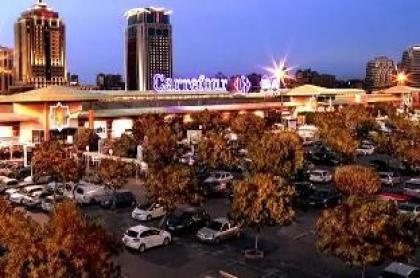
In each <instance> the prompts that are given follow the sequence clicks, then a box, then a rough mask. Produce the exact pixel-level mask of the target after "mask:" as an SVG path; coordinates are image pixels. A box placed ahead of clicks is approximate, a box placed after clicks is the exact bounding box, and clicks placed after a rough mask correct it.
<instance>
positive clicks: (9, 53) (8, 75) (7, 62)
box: [0, 46, 13, 94]
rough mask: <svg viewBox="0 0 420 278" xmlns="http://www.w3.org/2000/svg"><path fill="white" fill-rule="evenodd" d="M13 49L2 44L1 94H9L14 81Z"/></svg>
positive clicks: (0, 48)
mask: <svg viewBox="0 0 420 278" xmlns="http://www.w3.org/2000/svg"><path fill="white" fill-rule="evenodd" d="M12 73H13V49H11V48H7V47H3V46H0V94H8V91H9V87H10V86H11V85H12V83H13V74H12Z"/></svg>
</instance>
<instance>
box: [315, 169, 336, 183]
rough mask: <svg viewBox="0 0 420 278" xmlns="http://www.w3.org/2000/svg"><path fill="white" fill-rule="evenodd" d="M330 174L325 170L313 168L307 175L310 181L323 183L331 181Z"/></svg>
mask: <svg viewBox="0 0 420 278" xmlns="http://www.w3.org/2000/svg"><path fill="white" fill-rule="evenodd" d="M332 178H333V177H332V174H331V173H330V172H329V171H326V170H314V171H312V172H311V174H310V175H309V180H310V181H311V182H318V183H325V182H331V181H332Z"/></svg>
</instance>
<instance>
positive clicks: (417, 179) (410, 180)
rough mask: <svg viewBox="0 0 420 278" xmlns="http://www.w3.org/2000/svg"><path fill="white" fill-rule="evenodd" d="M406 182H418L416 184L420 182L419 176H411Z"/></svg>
mask: <svg viewBox="0 0 420 278" xmlns="http://www.w3.org/2000/svg"><path fill="white" fill-rule="evenodd" d="M406 183H418V184H420V178H419V177H416V178H411V179H409V180H407V181H406Z"/></svg>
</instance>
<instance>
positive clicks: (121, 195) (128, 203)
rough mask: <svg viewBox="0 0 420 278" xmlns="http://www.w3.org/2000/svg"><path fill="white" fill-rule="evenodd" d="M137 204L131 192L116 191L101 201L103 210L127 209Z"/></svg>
mask: <svg viewBox="0 0 420 278" xmlns="http://www.w3.org/2000/svg"><path fill="white" fill-rule="evenodd" d="M135 204H136V197H135V196H134V194H133V193H131V192H130V191H116V192H112V193H110V194H107V195H105V196H104V197H103V198H102V199H101V206H102V207H103V208H112V209H114V208H127V207H133V206H135Z"/></svg>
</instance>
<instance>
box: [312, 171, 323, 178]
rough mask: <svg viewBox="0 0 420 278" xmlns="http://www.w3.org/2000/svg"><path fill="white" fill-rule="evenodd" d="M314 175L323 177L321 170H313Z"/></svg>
mask: <svg viewBox="0 0 420 278" xmlns="http://www.w3.org/2000/svg"><path fill="white" fill-rule="evenodd" d="M312 175H314V176H317V177H321V176H322V173H321V172H313V173H312Z"/></svg>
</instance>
